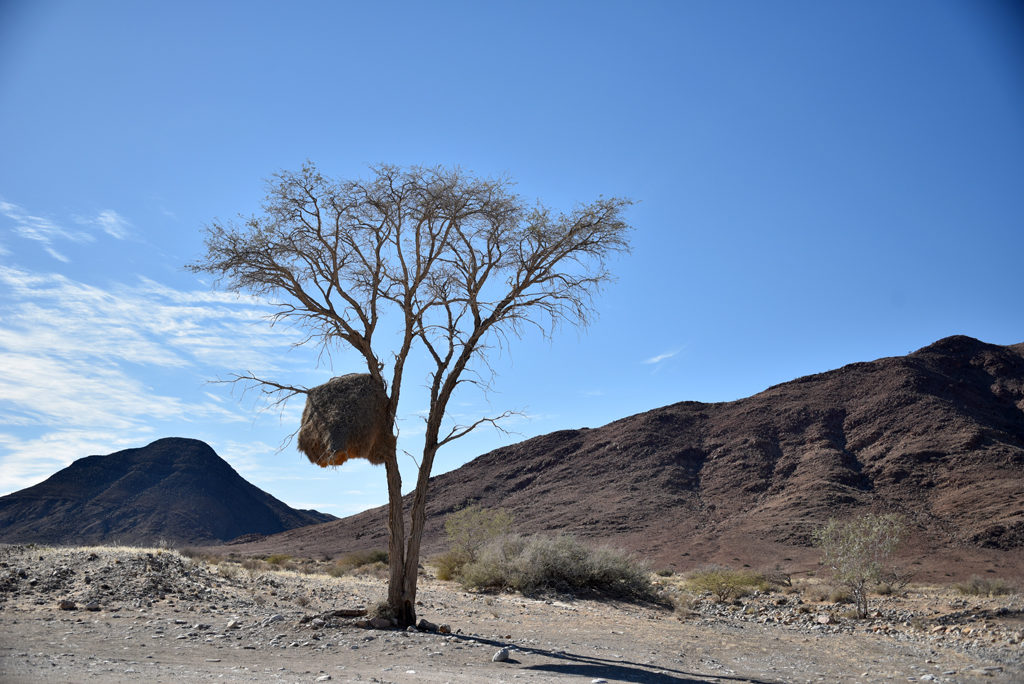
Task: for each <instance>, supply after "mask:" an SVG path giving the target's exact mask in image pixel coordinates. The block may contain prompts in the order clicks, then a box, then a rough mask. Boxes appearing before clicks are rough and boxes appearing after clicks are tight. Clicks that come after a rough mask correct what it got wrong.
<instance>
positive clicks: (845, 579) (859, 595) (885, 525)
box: [814, 513, 907, 618]
mask: <svg viewBox="0 0 1024 684" xmlns="http://www.w3.org/2000/svg"><path fill="white" fill-rule="evenodd" d="M906 534H907V525H906V523H905V522H904V521H903V519H902V518H900V517H899V516H898V515H893V514H887V515H878V514H874V513H869V514H866V515H862V516H859V517H856V518H853V519H850V520H836V519H832V520H830V521H829V522H828V524H827V525H825V526H824V527H822V528H820V529H818V530H816V531H815V533H814V540H815V543H816V544H817V546H818V547H819V548H820V549H821V554H822V563H823V564H824V565H827V566H828V567H830V568H831V569H832V580H833V582H835V584H836V585H837V589H845V590H847V591H848V592H849V594H850V596H851V598H852V599H853V603H854V604H855V605H856V609H857V617H859V618H863V617H865V616H867V613H868V591H869V590H870V589H871V588H873V587H876V586H877V585H879V584H880V583H882V582H883V581H885V580H886V579H888V578H890V577H899V576H900V575H899V574H898V573H896V572H895V571H894V570H892V568H890V567H889V559H890V557H891V556H892V553H893V552H894V551H895V550H896V549H897V548H898V547H899V545H900V543H901V542H902V541H903V539H904V537H905V536H906Z"/></svg>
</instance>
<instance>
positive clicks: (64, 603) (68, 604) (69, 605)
mask: <svg viewBox="0 0 1024 684" xmlns="http://www.w3.org/2000/svg"><path fill="white" fill-rule="evenodd" d="M57 607H58V608H60V609H61V610H78V606H76V605H75V602H74V601H69V600H67V599H61V600H60V603H58V604H57Z"/></svg>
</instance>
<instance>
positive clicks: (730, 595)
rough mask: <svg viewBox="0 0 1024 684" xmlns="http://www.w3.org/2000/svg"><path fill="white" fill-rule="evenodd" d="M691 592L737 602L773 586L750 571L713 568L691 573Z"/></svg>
mask: <svg viewBox="0 0 1024 684" xmlns="http://www.w3.org/2000/svg"><path fill="white" fill-rule="evenodd" d="M686 586H687V588H688V589H689V590H690V591H693V592H698V593H710V594H711V595H712V596H714V597H715V598H716V599H717V600H719V601H735V600H736V599H739V598H743V597H744V596H747V595H749V594H751V593H753V592H754V591H767V590H768V589H770V588H771V584H770V583H769V582H768V580H766V579H765V578H764V575H761V574H758V573H756V572H751V571H749V570H730V569H729V568H720V567H711V568H705V569H703V570H697V571H695V572H692V573H690V576H689V577H688V578H687V579H686Z"/></svg>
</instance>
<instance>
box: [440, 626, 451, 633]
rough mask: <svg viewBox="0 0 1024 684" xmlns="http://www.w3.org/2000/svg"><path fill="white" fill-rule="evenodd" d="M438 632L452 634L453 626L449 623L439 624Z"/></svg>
mask: <svg viewBox="0 0 1024 684" xmlns="http://www.w3.org/2000/svg"><path fill="white" fill-rule="evenodd" d="M437 632H438V634H451V633H452V628H451V627H450V626H448V625H438V626H437Z"/></svg>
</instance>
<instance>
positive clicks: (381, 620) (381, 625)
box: [370, 617, 393, 629]
mask: <svg viewBox="0 0 1024 684" xmlns="http://www.w3.org/2000/svg"><path fill="white" fill-rule="evenodd" d="M392 626H393V625H392V623H391V620H389V619H388V618H385V617H375V618H372V619H371V620H370V627H372V628H374V629H391V627H392Z"/></svg>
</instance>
